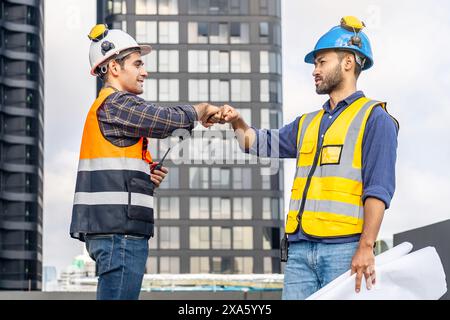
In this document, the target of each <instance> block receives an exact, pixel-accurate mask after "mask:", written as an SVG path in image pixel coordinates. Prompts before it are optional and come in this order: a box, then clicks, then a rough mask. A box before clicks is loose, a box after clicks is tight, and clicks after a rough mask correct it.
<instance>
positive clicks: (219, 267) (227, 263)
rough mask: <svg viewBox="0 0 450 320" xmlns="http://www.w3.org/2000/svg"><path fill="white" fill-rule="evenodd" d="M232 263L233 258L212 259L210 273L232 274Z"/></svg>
mask: <svg viewBox="0 0 450 320" xmlns="http://www.w3.org/2000/svg"><path fill="white" fill-rule="evenodd" d="M233 263H234V260H233V257H213V258H212V272H213V273H221V274H229V273H233V270H234V267H233Z"/></svg>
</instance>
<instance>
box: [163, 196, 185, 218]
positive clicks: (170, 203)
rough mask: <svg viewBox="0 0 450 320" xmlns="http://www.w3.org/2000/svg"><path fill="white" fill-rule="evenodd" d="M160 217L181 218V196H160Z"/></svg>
mask: <svg viewBox="0 0 450 320" xmlns="http://www.w3.org/2000/svg"><path fill="white" fill-rule="evenodd" d="M158 217H159V219H179V218H180V198H178V197H160V198H159V208H158Z"/></svg>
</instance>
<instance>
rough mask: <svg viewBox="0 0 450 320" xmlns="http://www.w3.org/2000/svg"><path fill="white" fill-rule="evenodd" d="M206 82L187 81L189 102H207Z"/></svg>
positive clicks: (203, 80) (204, 80)
mask: <svg viewBox="0 0 450 320" xmlns="http://www.w3.org/2000/svg"><path fill="white" fill-rule="evenodd" d="M208 96H209V94H208V80H206V79H201V80H196V79H190V80H189V101H208V100H209V97H208Z"/></svg>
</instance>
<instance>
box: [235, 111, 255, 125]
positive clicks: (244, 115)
mask: <svg viewBox="0 0 450 320" xmlns="http://www.w3.org/2000/svg"><path fill="white" fill-rule="evenodd" d="M236 110H237V111H238V112H239V113H240V114H241V116H242V118H243V119H244V120H245V122H247V124H249V125H251V123H252V110H251V109H247V108H237V109H236Z"/></svg>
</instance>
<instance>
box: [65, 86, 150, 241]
mask: <svg viewBox="0 0 450 320" xmlns="http://www.w3.org/2000/svg"><path fill="white" fill-rule="evenodd" d="M112 93H114V89H112V88H104V89H102V90H101V91H100V94H99V96H98V98H97V99H96V100H95V102H94V104H93V105H92V107H91V109H90V111H89V113H88V115H87V118H86V123H85V126H84V131H83V138H82V142H81V150H80V160H79V165H78V174H77V182H76V187H75V197H74V203H73V210H72V223H71V226H70V235H71V236H72V237H74V238H77V239H80V240H81V241H84V235H85V234H88V233H118V234H135V235H145V236H153V223H154V221H153V183H152V181H151V180H150V165H149V163H151V161H152V160H151V155H150V153H149V152H148V151H147V138H140V139H139V141H138V142H136V143H135V144H134V145H132V146H129V147H118V146H115V145H113V144H112V143H111V142H109V141H108V140H106V139H105V137H104V136H103V134H102V132H101V130H100V126H99V123H98V118H97V110H98V108H99V107H100V106H101V105H102V104H103V102H104V101H105V100H106V98H107V97H108V96H109V95H111V94H112Z"/></svg>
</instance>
